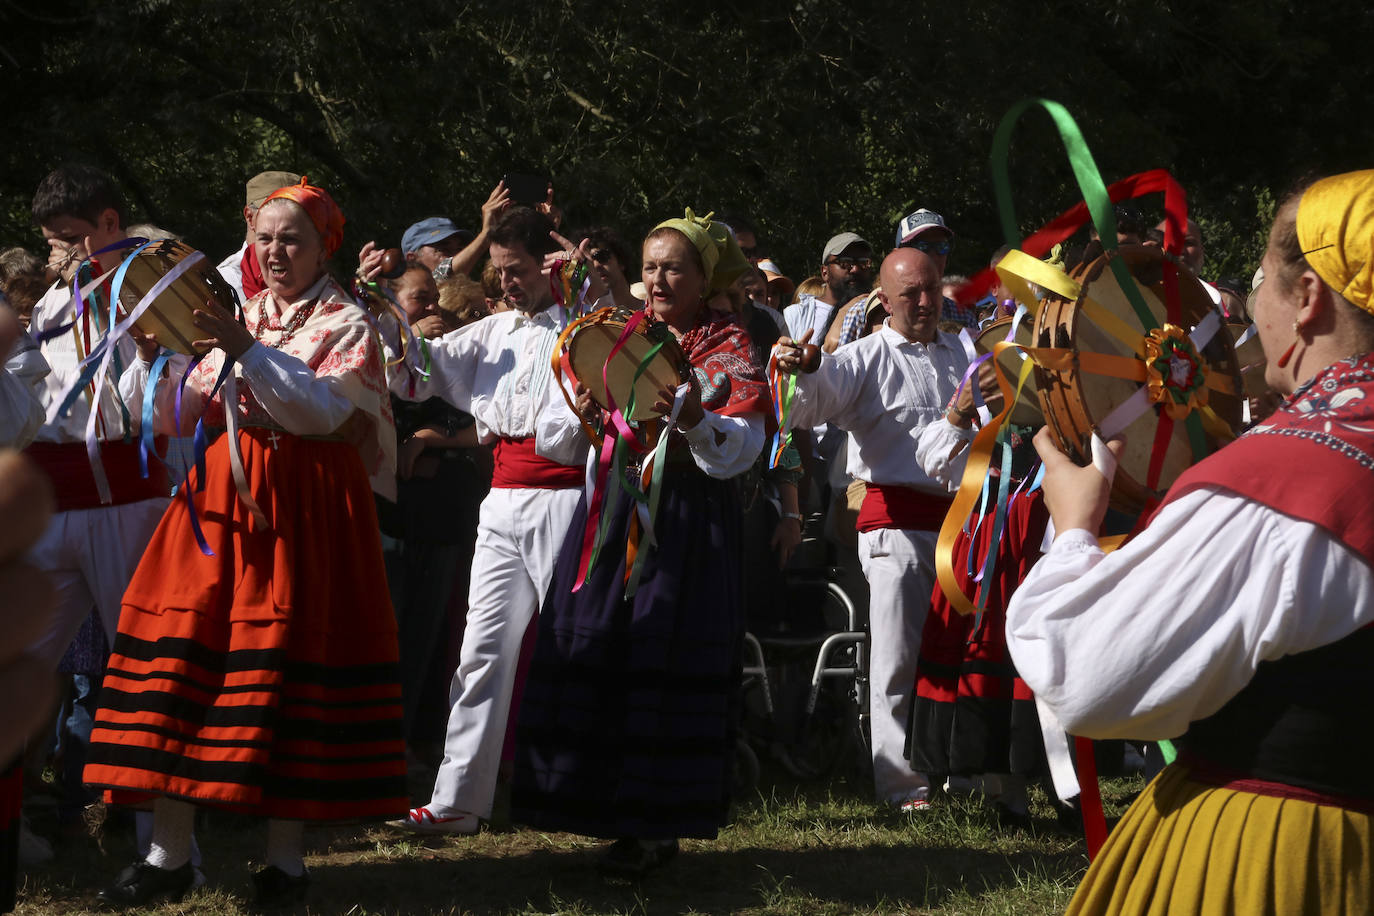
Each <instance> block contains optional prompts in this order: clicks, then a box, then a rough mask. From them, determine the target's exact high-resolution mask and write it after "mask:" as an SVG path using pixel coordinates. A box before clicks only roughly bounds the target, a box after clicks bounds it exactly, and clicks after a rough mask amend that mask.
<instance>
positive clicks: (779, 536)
mask: <svg viewBox="0 0 1374 916" xmlns="http://www.w3.org/2000/svg"><path fill="white" fill-rule="evenodd" d="M801 541H802V523H801V519H799V518H791V517H787V516H784V517H782V518H780V519H778V524H777V526H776V527H774V528H773V539H772V540H771V541H769V542H768V545H769V546H770V547H772V548H773V550H775V551H777V554H778V569H782V568H783V567H784V566H786V565H787V561H788V560H790V559H792V552H793V551H794V550H796V549H797V545H799V544H800V543H801Z"/></svg>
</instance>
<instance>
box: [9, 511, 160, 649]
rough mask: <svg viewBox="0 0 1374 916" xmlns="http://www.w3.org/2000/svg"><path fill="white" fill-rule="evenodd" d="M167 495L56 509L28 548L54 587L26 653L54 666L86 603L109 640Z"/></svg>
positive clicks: (30, 557) (79, 622)
mask: <svg viewBox="0 0 1374 916" xmlns="http://www.w3.org/2000/svg"><path fill="white" fill-rule="evenodd" d="M168 502H170V500H167V499H163V498H160V497H159V498H156V499H144V500H140V501H139V502H135V503H126V504H125V505H122V506H101V507H99V508H96V509H69V510H68V511H66V512H58V513H57V514H55V515H54V516H53V517H52V521H51V522H49V523H48V527H47V529H46V530H45V531H44V532H43V536H42V537H41V538H39V539H38V543H37V544H35V545H34V546H33V549H32V550H30V551H29V555H28V558H27V559H28V562H29V563H31V564H33V565H34V566H35V567H37V568H38V569H41V570H42V571H43V572H45V573H47V575H48V578H49V580H50V581H51V582H52V584H53V587H54V588H55V589H56V590H57V612H56V613H55V614H54V615H53V618H52V624H51V625H50V626H49V627H48V629H47V632H45V633H44V634H43V636H42V637H41V638H39V640H38V641H37V642H36V643H34V644H33V645H32V646H30V647H29V653H30V654H31V655H33V656H34V657H36V658H38V659H40V660H42V661H43V662H44V663H45V664H48V665H50V666H51V668H52V670H54V671H56V670H57V663H58V662H59V661H61V660H62V654H63V653H64V652H66V651H67V646H69V645H71V642H72V640H73V639H74V638H75V637H76V634H77V631H78V630H80V629H81V625H82V624H83V623H85V622H86V617H87V616H88V615H89V614H90V613H91V608H96V609H98V610H99V612H100V621H101V623H103V624H104V626H105V636H106V638H108V639H109V641H110V645H111V646H113V645H114V637H115V632H116V630H117V629H118V628H119V607H120V602H121V601H122V600H123V598H124V590H125V589H126V588H128V587H129V580H130V579H131V578H133V575H134V570H135V569H137V568H138V562H139V560H141V559H142V558H143V551H144V548H146V547H147V546H148V541H149V539H151V538H152V536H153V531H154V530H155V529H156V528H157V523H158V522H159V521H161V520H162V514H163V512H165V511H166V509H167V504H168Z"/></svg>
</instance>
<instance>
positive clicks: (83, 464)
mask: <svg viewBox="0 0 1374 916" xmlns="http://www.w3.org/2000/svg"><path fill="white" fill-rule="evenodd" d="M153 445H154V447H155V448H156V449H157V451H158V453H159V454H161V453H163V452H164V451H165V450H166V448H167V438H166V437H165V436H158V437H157V438H155V439H154V440H153ZM24 452H25V454H27V455H28V456H29V457H30V458H32V459H33V460H34V461H35V462H37V463H38V466H39V467H41V468H42V469H43V470H44V471H45V472H46V473H47V475H48V477H50V478H51V479H52V485H53V490H54V491H55V492H56V493H57V511H58V512H67V511H69V510H72V509H98V508H100V507H101V506H102V505H112V506H122V505H125V504H126V503H136V502H140V501H142V500H145V499H154V498H156V497H163V498H166V497H168V496H171V494H172V485H171V483H170V482H168V480H167V470H166V469H165V468H164V467H163V466H162V464H161V463H160V462H159V461H158V460H157V459H156V458H154V457H152V456H149V459H148V476H147V477H144V476H143V472H142V471H140V470H139V467H138V443H137V442H102V443H100V463H101V465H103V466H104V468H105V478H106V479H107V480H108V481H109V483H110V502H109V503H108V504H106V503H102V502H101V501H100V492H99V491H98V490H97V489H96V486H95V475H94V474H93V473H92V472H91V462H90V458H89V457H87V455H86V443H84V442H35V443H33V444H32V445H30V446H29V447H28V448H27V449H25V450H24Z"/></svg>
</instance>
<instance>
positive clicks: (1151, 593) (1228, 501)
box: [1006, 171, 1374, 916]
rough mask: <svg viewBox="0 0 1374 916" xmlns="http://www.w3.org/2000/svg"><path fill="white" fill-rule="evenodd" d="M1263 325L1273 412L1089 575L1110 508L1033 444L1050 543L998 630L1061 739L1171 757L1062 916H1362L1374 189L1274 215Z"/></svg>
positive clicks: (1371, 880)
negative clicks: (1160, 747)
mask: <svg viewBox="0 0 1374 916" xmlns="http://www.w3.org/2000/svg"><path fill="white" fill-rule="evenodd" d="M1263 267H1264V276H1265V280H1264V282H1263V284H1262V285H1261V286H1260V289H1259V296H1258V299H1257V302H1256V305H1255V321H1256V324H1257V325H1258V329H1259V336H1260V340H1261V342H1262V344H1263V346H1264V353H1265V356H1266V357H1267V358H1268V369H1267V370H1266V373H1265V374H1266V380H1267V381H1268V382H1269V384H1270V385H1271V386H1273V387H1274V389H1275V390H1276V391H1279V392H1280V393H1282V394H1284V395H1287V398H1286V400H1285V401H1284V402H1283V404H1282V405H1281V406H1280V408H1279V409H1278V411H1277V412H1275V413H1274V414H1273V415H1272V416H1270V417H1269V418H1267V419H1266V420H1265V421H1264V422H1262V423H1261V424H1260V425H1258V426H1256V427H1254V428H1253V429H1251V430H1250V431H1249V432H1247V433H1246V434H1245V435H1243V436H1241V437H1240V438H1239V439H1237V440H1236V441H1234V442H1232V443H1231V444H1229V445H1227V446H1226V447H1225V448H1223V449H1221V450H1220V451H1218V452H1217V453H1215V454H1213V455H1212V456H1210V457H1209V458H1207V459H1205V460H1203V461H1201V462H1199V463H1198V464H1196V465H1195V466H1193V467H1192V468H1191V469H1190V470H1188V471H1187V472H1186V473H1185V474H1184V475H1183V476H1182V477H1180V478H1179V479H1178V481H1177V482H1176V483H1175V484H1174V486H1173V488H1172V489H1171V490H1170V492H1169V494H1168V496H1167V497H1166V498H1165V500H1164V502H1163V504H1162V505H1161V506H1160V508H1159V509H1158V511H1157V512H1156V513H1155V514H1154V516H1153V517H1152V518H1151V520H1150V522H1149V524H1148V525H1147V527H1146V528H1145V529H1144V530H1143V531H1142V532H1141V533H1140V534H1139V535H1138V536H1137V537H1136V538H1135V539H1134V540H1133V541H1131V542H1130V543H1129V544H1127V545H1126V546H1125V547H1123V548H1121V549H1120V550H1118V551H1116V552H1115V553H1112V554H1111V555H1110V556H1104V555H1103V553H1102V551H1101V550H1100V549H1099V547H1098V544H1097V537H1096V534H1097V531H1098V527H1099V525H1100V523H1101V521H1102V516H1103V512H1104V510H1105V508H1106V504H1107V492H1108V489H1109V487H1110V484H1109V481H1108V479H1107V477H1104V476H1103V474H1102V473H1100V472H1099V471H1098V470H1097V469H1096V468H1094V467H1091V466H1090V467H1086V468H1079V467H1076V466H1074V465H1073V464H1072V463H1071V462H1070V461H1069V460H1068V459H1067V458H1066V457H1065V456H1063V455H1062V454H1060V453H1059V452H1058V450H1057V449H1056V448H1055V446H1054V444H1053V441H1052V440H1051V439H1050V438H1049V437H1048V435H1047V434H1045V433H1042V434H1041V435H1039V436H1037V437H1036V446H1037V448H1038V449H1039V451H1040V453H1041V457H1042V458H1043V459H1044V462H1045V480H1044V491H1045V500H1046V502H1047V504H1048V505H1049V509H1050V514H1051V516H1052V518H1053V520H1054V526H1055V530H1056V531H1057V532H1058V533H1057V536H1056V538H1055V540H1054V543H1053V545H1051V547H1050V549H1049V551H1048V552H1047V553H1046V555H1045V556H1044V557H1043V558H1042V559H1041V560H1040V562H1039V563H1038V564H1037V565H1036V566H1035V568H1034V569H1033V570H1032V571H1031V573H1030V575H1029V576H1028V577H1027V578H1026V580H1025V582H1024V583H1022V585H1021V588H1020V590H1019V591H1018V592H1017V593H1016V596H1015V597H1014V598H1013V599H1012V601H1011V605H1010V607H1009V608H1008V610H1007V627H1006V629H1007V642H1008V644H1009V646H1010V648H1011V651H1012V656H1013V658H1014V659H1015V662H1016V667H1017V670H1018V671H1020V673H1021V675H1022V677H1024V679H1025V681H1026V683H1027V684H1029V685H1030V687H1031V689H1033V690H1034V691H1035V695H1036V699H1037V700H1038V701H1039V702H1040V703H1041V704H1042V708H1043V707H1048V708H1049V709H1050V710H1052V711H1053V712H1054V713H1055V715H1056V716H1057V717H1058V718H1059V720H1060V722H1061V723H1062V724H1063V725H1064V727H1065V728H1066V729H1067V730H1068V731H1069V732H1071V733H1073V734H1076V735H1083V736H1086V737H1093V738H1120V737H1135V738H1153V739H1176V741H1177V745H1178V747H1179V754H1178V759H1177V761H1176V762H1174V763H1172V764H1170V765H1169V766H1167V767H1166V768H1165V769H1164V771H1163V772H1162V773H1160V775H1159V776H1158V777H1157V778H1156V779H1155V780H1154V781H1153V782H1151V783H1150V785H1149V786H1147V787H1146V789H1145V791H1144V792H1143V793H1142V794H1141V796H1140V798H1139V799H1138V800H1137V801H1136V803H1135V804H1134V805H1132V806H1131V808H1130V810H1129V811H1127V812H1126V815H1125V816H1124V817H1123V818H1122V820H1121V823H1120V824H1118V825H1117V827H1116V828H1115V829H1114V830H1113V831H1112V834H1111V836H1110V837H1109V838H1108V839H1107V842H1106V844H1105V845H1104V846H1103V847H1102V849H1101V851H1100V852H1099V854H1098V856H1097V858H1096V860H1095V861H1094V862H1093V864H1092V867H1091V868H1090V869H1089V870H1088V874H1087V876H1086V877H1085V878H1084V880H1083V884H1082V885H1081V886H1080V887H1079V889H1078V893H1077V894H1076V895H1075V896H1074V899H1073V902H1072V904H1071V905H1070V907H1069V911H1070V912H1071V913H1113V914H1120V913H1161V914H1162V913H1168V914H1170V916H1178V914H1188V913H1208V914H1213V913H1215V914H1220V913H1321V914H1327V913H1329V914H1336V913H1369V912H1374V776H1371V769H1370V761H1371V760H1374V705H1371V704H1370V702H1369V699H1370V697H1371V696H1374V665H1371V664H1370V660H1371V659H1374V568H1371V567H1374V500H1371V499H1370V494H1371V493H1374V353H1372V352H1371V351H1374V171H1364V172H1352V173H1349V174H1345V175H1338V176H1335V177H1332V178H1326V179H1323V180H1321V181H1318V182H1315V183H1314V184H1311V185H1309V186H1308V187H1306V188H1305V189H1303V190H1302V191H1300V192H1298V193H1296V194H1294V195H1292V196H1291V197H1290V198H1289V199H1288V200H1287V201H1285V202H1284V204H1283V205H1282V206H1280V208H1279V211H1278V216H1277V218H1276V219H1275V222H1274V227H1273V230H1272V231H1271V233H1270V237H1269V247H1268V250H1267V251H1266V252H1265V255H1264V261H1263Z"/></svg>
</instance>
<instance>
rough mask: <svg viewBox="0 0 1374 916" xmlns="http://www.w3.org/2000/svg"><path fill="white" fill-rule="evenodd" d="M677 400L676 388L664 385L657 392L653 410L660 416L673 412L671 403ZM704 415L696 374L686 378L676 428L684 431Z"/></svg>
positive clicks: (693, 426) (692, 427) (698, 421)
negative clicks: (685, 387)
mask: <svg viewBox="0 0 1374 916" xmlns="http://www.w3.org/2000/svg"><path fill="white" fill-rule="evenodd" d="M676 400H677V389H676V388H674V387H672V386H669V385H664V386H663V387H662V388H661V389H659V392H658V400H656V401H654V412H655V413H657V414H661V415H662V416H665V417H666V416H668V415H670V414H671V413H672V412H673V403H674V402H675V401H676ZM705 416H706V411H705V409H703V408H702V406H701V389H700V388H698V387H697V380H696V374H695V373H693V375H692V377H691V378H689V379H688V380H687V391H686V392H685V393H684V394H683V395H682V408H681V409H680V410H679V411H678V413H677V428H678V429H680V430H682V431H683V432H686V431H687V430H689V429H694V428H696V425H697V424H698V423H700V422H701V421H702V419H703V418H704V417H705Z"/></svg>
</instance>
